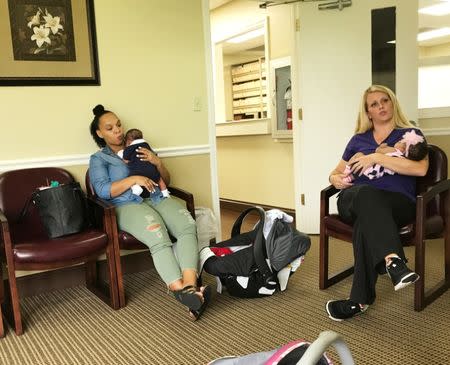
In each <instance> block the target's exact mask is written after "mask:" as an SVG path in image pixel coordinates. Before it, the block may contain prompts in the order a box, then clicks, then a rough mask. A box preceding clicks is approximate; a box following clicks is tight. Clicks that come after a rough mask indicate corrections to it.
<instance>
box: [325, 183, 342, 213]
mask: <svg viewBox="0 0 450 365" xmlns="http://www.w3.org/2000/svg"><path fill="white" fill-rule="evenodd" d="M339 192H340V190H339V189H336V188H335V187H334V186H333V185H329V186H327V187H326V188H325V189H323V190H321V191H320V217H321V218H323V217H325V216H327V215H328V214H329V213H330V203H329V201H330V198H331V197H332V196H333V195H335V194H337V193H339Z"/></svg>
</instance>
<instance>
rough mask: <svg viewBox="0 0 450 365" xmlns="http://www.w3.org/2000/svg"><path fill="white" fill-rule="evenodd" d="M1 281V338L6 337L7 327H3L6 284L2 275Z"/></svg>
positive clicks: (0, 276)
mask: <svg viewBox="0 0 450 365" xmlns="http://www.w3.org/2000/svg"><path fill="white" fill-rule="evenodd" d="M0 269H1V265H0ZM0 280H1V283H0V337H4V336H5V326H4V325H3V311H2V304H3V301H4V299H5V289H4V282H3V278H2V275H1V273H0Z"/></svg>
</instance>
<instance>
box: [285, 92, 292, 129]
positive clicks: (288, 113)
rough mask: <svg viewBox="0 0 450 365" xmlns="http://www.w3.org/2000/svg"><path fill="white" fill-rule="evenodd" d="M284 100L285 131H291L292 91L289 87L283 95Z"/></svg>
mask: <svg viewBox="0 0 450 365" xmlns="http://www.w3.org/2000/svg"><path fill="white" fill-rule="evenodd" d="M284 99H285V100H286V129H292V91H291V85H289V86H288V87H287V89H286V92H285V93H284Z"/></svg>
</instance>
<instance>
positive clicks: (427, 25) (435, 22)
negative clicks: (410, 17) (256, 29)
mask: <svg viewBox="0 0 450 365" xmlns="http://www.w3.org/2000/svg"><path fill="white" fill-rule="evenodd" d="M231 1H232V0H209V9H210V10H213V9H215V8H217V7H219V6H222V5H224V4H226V3H229V2H231ZM442 1H450V0H419V9H420V8H423V7H426V6H431V5H433V4H437V3H440V2H442ZM260 2H261V3H262V2H264V1H260ZM280 6H282V5H280ZM442 27H450V15H445V16H432V15H426V14H420V13H419V32H420V31H424V30H431V29H436V28H442ZM448 42H450V36H446V37H441V38H436V39H433V40H429V41H423V42H420V43H419V45H420V46H423V47H427V46H435V45H437V44H443V43H448ZM252 46H253V45H252ZM236 48H237V47H236Z"/></svg>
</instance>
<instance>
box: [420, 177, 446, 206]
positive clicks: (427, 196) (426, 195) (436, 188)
mask: <svg viewBox="0 0 450 365" xmlns="http://www.w3.org/2000/svg"><path fill="white" fill-rule="evenodd" d="M448 190H450V180H442V181H439V182H438V183H436V184H434V185H432V186H431V189H429V190H427V191H425V192H422V193H420V194H419V195H417V199H418V200H419V199H420V200H423V203H424V204H425V205H426V204H427V203H428V202H429V201H430V200H431V199H433V198H434V197H435V196H436V195H438V194H441V193H443V192H445V191H448Z"/></svg>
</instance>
